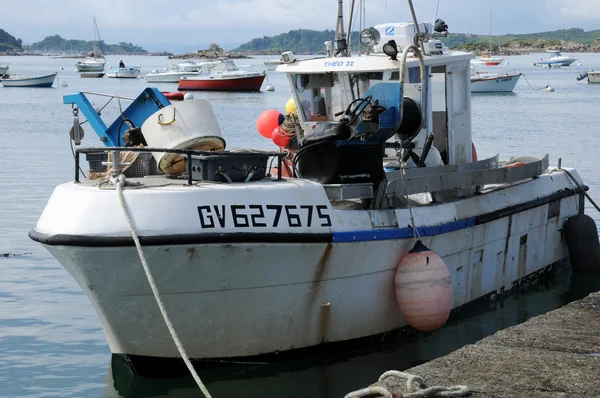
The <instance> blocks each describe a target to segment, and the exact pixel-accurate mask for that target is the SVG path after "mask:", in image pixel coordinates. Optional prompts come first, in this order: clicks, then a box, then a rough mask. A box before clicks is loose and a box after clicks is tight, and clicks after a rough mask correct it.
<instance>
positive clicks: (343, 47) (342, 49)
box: [335, 0, 348, 56]
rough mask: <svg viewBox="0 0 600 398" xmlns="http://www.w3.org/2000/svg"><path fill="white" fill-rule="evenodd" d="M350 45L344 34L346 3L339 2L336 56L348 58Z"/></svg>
mask: <svg viewBox="0 0 600 398" xmlns="http://www.w3.org/2000/svg"><path fill="white" fill-rule="evenodd" d="M347 49H348V44H347V42H346V34H345V33H344V1H343V0H338V17H337V23H336V25H335V50H336V51H335V55H340V54H341V55H342V56H347V55H348V53H347Z"/></svg>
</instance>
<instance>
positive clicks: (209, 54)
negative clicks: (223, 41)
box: [169, 50, 252, 59]
mask: <svg viewBox="0 0 600 398" xmlns="http://www.w3.org/2000/svg"><path fill="white" fill-rule="evenodd" d="M218 58H231V59H245V58H252V57H250V56H249V55H247V54H244V53H237V52H231V53H230V52H227V51H211V50H198V51H196V52H193V53H185V54H172V55H169V59H218Z"/></svg>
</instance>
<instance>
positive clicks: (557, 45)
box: [457, 38, 600, 55]
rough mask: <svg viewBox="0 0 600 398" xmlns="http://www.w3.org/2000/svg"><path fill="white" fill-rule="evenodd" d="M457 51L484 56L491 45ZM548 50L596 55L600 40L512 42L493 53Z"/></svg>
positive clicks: (468, 47)
mask: <svg viewBox="0 0 600 398" xmlns="http://www.w3.org/2000/svg"><path fill="white" fill-rule="evenodd" d="M457 49H459V50H463V51H468V52H472V53H475V54H477V55H482V54H487V53H488V52H489V45H488V44H487V43H483V42H477V43H470V44H465V45H461V46H459V47H457ZM548 50H551V51H561V52H566V53H596V52H600V38H598V39H596V40H595V41H594V42H593V43H592V44H581V43H575V42H568V41H562V40H561V41H559V40H511V41H509V42H506V43H503V44H500V45H494V46H493V49H492V52H493V53H494V54H497V55H522V54H531V53H543V52H546V51H548Z"/></svg>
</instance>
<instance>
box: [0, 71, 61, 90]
mask: <svg viewBox="0 0 600 398" xmlns="http://www.w3.org/2000/svg"><path fill="white" fill-rule="evenodd" d="M56 75H57V73H56V72H54V73H52V74H50V75H42V76H11V77H9V78H8V79H2V85H3V86H4V87H52V85H53V84H54V80H56Z"/></svg>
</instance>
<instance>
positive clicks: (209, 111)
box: [142, 99, 225, 175]
mask: <svg viewBox="0 0 600 398" xmlns="http://www.w3.org/2000/svg"><path fill="white" fill-rule="evenodd" d="M142 134H143V135H144V138H145V139H146V142H147V143H148V146H149V147H154V148H169V149H195V150H202V151H223V150H224V149H225V140H224V139H223V137H222V136H221V128H220V127H219V122H218V121H217V117H216V115H215V112H214V111H213V108H212V106H211V105H210V103H209V102H208V101H205V100H202V99H194V100H188V101H183V102H179V103H174V104H171V105H169V106H166V107H164V108H162V109H160V110H159V111H157V112H155V113H153V114H152V115H151V116H150V117H149V118H148V119H146V121H145V122H144V124H143V125H142ZM153 155H154V159H156V162H157V164H158V168H159V170H161V171H162V172H164V173H166V174H173V175H178V174H182V173H184V172H185V170H186V165H185V163H186V162H185V156H181V155H179V154H176V153H164V152H153Z"/></svg>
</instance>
